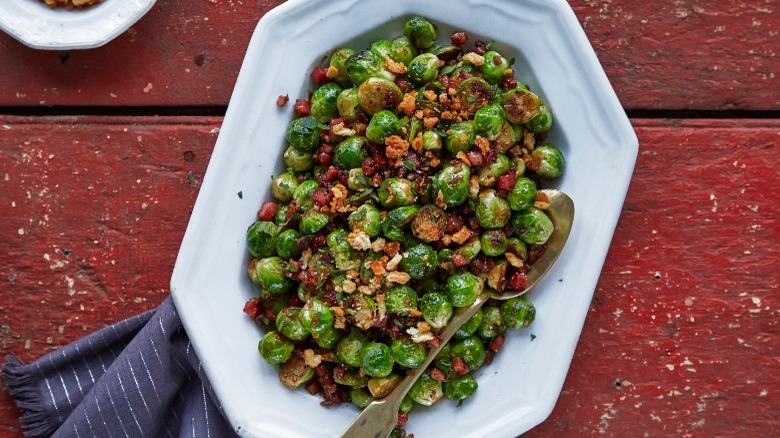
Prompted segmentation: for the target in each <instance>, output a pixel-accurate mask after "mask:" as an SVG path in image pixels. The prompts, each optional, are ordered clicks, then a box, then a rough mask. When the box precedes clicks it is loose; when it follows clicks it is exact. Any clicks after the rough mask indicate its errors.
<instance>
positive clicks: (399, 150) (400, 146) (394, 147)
mask: <svg viewBox="0 0 780 438" xmlns="http://www.w3.org/2000/svg"><path fill="white" fill-rule="evenodd" d="M385 146H386V148H385V154H386V155H387V158H388V159H389V160H390V161H396V160H398V159H400V158H402V157H403V156H404V155H406V152H407V151H409V142H408V141H406V140H404V139H403V138H401V137H400V136H398V135H391V136H389V137H387V138H386V139H385Z"/></svg>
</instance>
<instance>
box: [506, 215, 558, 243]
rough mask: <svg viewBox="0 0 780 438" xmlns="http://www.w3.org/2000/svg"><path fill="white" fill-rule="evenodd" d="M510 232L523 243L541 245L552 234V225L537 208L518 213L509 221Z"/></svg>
mask: <svg viewBox="0 0 780 438" xmlns="http://www.w3.org/2000/svg"><path fill="white" fill-rule="evenodd" d="M509 225H510V226H511V227H512V231H513V232H514V233H515V235H516V236H517V237H519V238H520V240H522V241H523V242H525V243H531V244H537V245H543V244H544V243H546V242H547V239H549V238H550V235H552V232H553V228H554V227H553V223H552V221H551V220H550V218H549V217H547V215H546V214H545V213H544V212H543V211H542V210H539V209H538V208H531V209H528V210H523V211H518V212H515V213H514V214H513V215H512V219H511V220H510V221H509Z"/></svg>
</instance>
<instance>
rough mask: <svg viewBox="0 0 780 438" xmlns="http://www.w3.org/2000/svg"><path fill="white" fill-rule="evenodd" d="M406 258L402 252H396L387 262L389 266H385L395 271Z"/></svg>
mask: <svg viewBox="0 0 780 438" xmlns="http://www.w3.org/2000/svg"><path fill="white" fill-rule="evenodd" d="M403 258H404V256H402V255H401V254H396V255H395V256H393V258H392V259H390V261H389V262H387V266H385V269H387V270H388V271H395V269H396V268H397V267H398V264H399V263H401V260H402V259H403Z"/></svg>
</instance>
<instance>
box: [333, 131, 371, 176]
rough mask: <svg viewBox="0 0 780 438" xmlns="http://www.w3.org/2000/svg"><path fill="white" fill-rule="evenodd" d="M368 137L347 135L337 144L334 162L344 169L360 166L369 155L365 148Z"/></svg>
mask: <svg viewBox="0 0 780 438" xmlns="http://www.w3.org/2000/svg"><path fill="white" fill-rule="evenodd" d="M365 144H366V138H365V137H360V136H357V135H356V136H353V137H347V138H346V139H344V140H343V141H342V142H341V143H339V144H338V145H337V146H336V150H335V152H334V154H333V164H335V165H336V166H337V167H340V168H341V169H344V170H350V169H353V168H356V167H360V166H361V165H362V164H363V160H365V159H366V157H367V156H368V152H367V151H366V148H365Z"/></svg>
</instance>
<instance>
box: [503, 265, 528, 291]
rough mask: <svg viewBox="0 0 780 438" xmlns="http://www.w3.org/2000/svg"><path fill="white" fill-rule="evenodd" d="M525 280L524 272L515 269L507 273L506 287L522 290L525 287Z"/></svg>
mask: <svg viewBox="0 0 780 438" xmlns="http://www.w3.org/2000/svg"><path fill="white" fill-rule="evenodd" d="M526 280H527V278H526V276H525V274H523V273H522V272H520V271H516V270H515V271H514V272H512V273H511V274H509V279H508V280H507V282H506V283H507V284H506V288H507V289H508V290H523V289H525V284H526Z"/></svg>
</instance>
